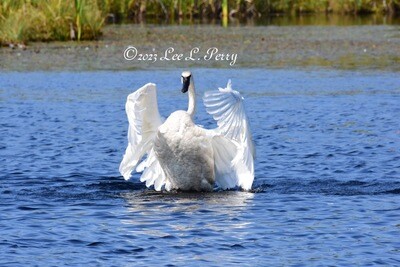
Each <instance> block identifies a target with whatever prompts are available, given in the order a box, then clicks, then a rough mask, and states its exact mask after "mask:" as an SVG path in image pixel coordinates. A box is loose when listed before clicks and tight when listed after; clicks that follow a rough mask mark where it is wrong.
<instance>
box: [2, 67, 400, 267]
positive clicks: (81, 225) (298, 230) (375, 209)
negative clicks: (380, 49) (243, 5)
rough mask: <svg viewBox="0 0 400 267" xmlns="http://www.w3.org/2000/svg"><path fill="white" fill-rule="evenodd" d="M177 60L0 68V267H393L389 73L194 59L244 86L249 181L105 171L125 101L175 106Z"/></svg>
mask: <svg viewBox="0 0 400 267" xmlns="http://www.w3.org/2000/svg"><path fill="white" fill-rule="evenodd" d="M180 71H181V70H175V71H161V70H160V71H133V72H81V73H74V72H31V73H30V72H24V73H20V72H8V73H1V74H0V118H1V121H0V124H1V126H0V137H1V138H0V164H1V173H0V180H1V183H0V231H1V235H0V265H1V266H23V265H30V266H35V265H37V266H63V265H67V266H76V265H84V264H88V265H89V266H96V265H103V266H126V265H128V266H148V265H156V264H157V265H162V266H190V265H196V266H217V265H221V264H224V265H229V266H231V265H238V266H322V265H323V266H338V265H340V266H369V265H370V266H375V265H385V266H396V265H400V241H399V240H400V234H399V231H400V197H399V194H400V128H399V127H400V126H399V125H400V124H399V116H400V105H399V103H400V80H399V78H398V73H396V72H368V71H363V72H352V71H317V70H308V71H297V70H265V69H264V70H262V69H251V70H246V69H244V70H235V71H231V70H215V69H198V70H194V75H195V82H196V84H197V89H198V93H199V95H201V94H202V92H204V91H205V90H211V89H215V88H217V87H218V86H223V85H225V82H226V81H227V79H228V78H232V79H233V86H234V88H237V89H238V90H240V91H241V92H242V93H243V95H244V96H245V98H246V105H247V110H248V113H249V114H248V115H249V118H250V121H251V124H252V130H253V134H254V139H255V143H256V147H257V160H256V162H255V173H256V179H255V184H254V191H253V192H241V191H227V192H213V193H207V194H194V193H165V192H163V193H157V192H154V191H153V190H148V189H146V188H145V186H144V185H143V184H141V183H139V182H138V177H139V176H138V175H135V176H134V178H133V181H132V182H125V181H124V180H123V178H122V177H121V176H120V175H119V173H118V165H119V162H120V160H121V158H122V155H123V153H124V149H125V146H126V131H127V121H126V116H125V112H124V103H125V99H126V96H127V95H128V94H129V93H130V92H131V91H132V90H134V89H136V88H138V87H140V86H141V85H143V84H144V83H146V82H149V81H152V82H156V83H157V84H158V86H159V106H160V112H161V113H162V114H163V115H165V116H167V115H168V114H169V113H170V112H172V111H173V110H175V109H185V108H186V101H187V99H186V97H187V96H186V95H182V94H181V93H180V78H179V77H180ZM196 121H197V123H198V124H202V125H204V126H205V127H213V126H214V125H215V124H214V122H213V121H212V119H211V118H210V117H209V116H208V115H206V114H205V112H204V108H203V107H202V106H200V107H199V108H198V115H197V118H196Z"/></svg>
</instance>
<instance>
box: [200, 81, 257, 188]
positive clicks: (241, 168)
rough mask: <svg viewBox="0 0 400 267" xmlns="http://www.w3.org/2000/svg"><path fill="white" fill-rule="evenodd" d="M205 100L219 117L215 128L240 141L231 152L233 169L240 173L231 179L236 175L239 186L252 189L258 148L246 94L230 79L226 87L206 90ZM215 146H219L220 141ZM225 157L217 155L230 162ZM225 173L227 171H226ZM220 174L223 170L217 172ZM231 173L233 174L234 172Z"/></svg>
mask: <svg viewBox="0 0 400 267" xmlns="http://www.w3.org/2000/svg"><path fill="white" fill-rule="evenodd" d="M203 101H204V105H205V107H206V110H207V112H208V113H209V114H210V115H212V116H213V118H214V119H215V120H216V121H217V124H218V128H217V129H216V132H217V133H219V134H222V135H223V136H225V137H226V138H228V139H229V140H230V141H233V143H235V144H236V145H237V148H236V153H235V154H232V155H233V158H232V159H231V160H232V164H233V166H236V167H235V168H234V170H235V173H236V176H237V177H236V178H231V180H232V179H233V180H232V181H234V179H237V180H236V181H235V183H236V185H237V186H240V187H242V188H243V189H250V188H251V185H252V183H253V180H254V164H253V160H254V157H255V148H254V144H253V140H252V136H251V132H250V125H249V121H248V119H247V116H246V111H245V108H244V103H243V97H242V96H241V95H240V93H239V92H237V91H235V90H233V89H232V87H231V82H230V81H229V82H228V85H227V87H226V88H219V90H218V91H211V92H206V93H205V95H204V97H203ZM221 142H224V141H221ZM215 146H216V147H217V148H218V144H216V145H215ZM222 149H223V148H221V151H222ZM225 152H227V151H225ZM217 153H218V152H217ZM226 157H227V156H225V158H222V159H221V157H220V158H219V159H218V161H219V163H220V164H222V163H221V162H222V161H226V162H227V161H228V158H226ZM225 165H226V164H225ZM225 165H224V166H225ZM216 167H218V166H216ZM225 167H226V166H225ZM225 167H224V168H225ZM223 173H227V172H225V171H224V172H223ZM217 175H220V174H219V173H217ZM228 175H230V176H231V177H232V175H231V174H228ZM217 179H218V177H217ZM224 179H225V178H224ZM225 184H226V183H225ZM226 185H227V184H226Z"/></svg>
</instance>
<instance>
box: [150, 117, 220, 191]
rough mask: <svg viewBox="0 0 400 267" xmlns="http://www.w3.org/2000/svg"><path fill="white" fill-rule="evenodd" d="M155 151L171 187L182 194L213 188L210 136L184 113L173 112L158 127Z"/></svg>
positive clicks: (212, 159)
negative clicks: (182, 191)
mask: <svg viewBox="0 0 400 267" xmlns="http://www.w3.org/2000/svg"><path fill="white" fill-rule="evenodd" d="M154 148H155V149H154V150H155V153H156V155H157V158H158V159H159V161H160V164H161V166H162V167H163V170H164V172H165V174H166V176H167V177H169V180H170V182H171V184H172V188H179V189H181V190H185V191H192V190H195V191H211V190H212V189H213V188H214V183H215V177H214V157H213V148H212V143H211V137H209V136H208V135H207V133H206V130H204V129H203V128H201V127H199V126H197V125H195V124H194V123H193V121H192V119H191V117H190V116H189V115H188V114H187V112H185V111H183V110H179V111H175V112H174V113H172V114H171V115H170V116H169V117H168V119H167V120H166V121H165V122H164V123H163V124H162V125H161V126H160V127H159V130H158V132H157V136H156V138H155V140H154Z"/></svg>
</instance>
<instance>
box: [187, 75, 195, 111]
mask: <svg viewBox="0 0 400 267" xmlns="http://www.w3.org/2000/svg"><path fill="white" fill-rule="evenodd" d="M188 95H189V106H188V110H187V113H188V114H189V115H190V117H192V118H193V115H194V113H195V112H196V92H195V90H194V82H193V77H192V78H191V81H190V85H189V90H188Z"/></svg>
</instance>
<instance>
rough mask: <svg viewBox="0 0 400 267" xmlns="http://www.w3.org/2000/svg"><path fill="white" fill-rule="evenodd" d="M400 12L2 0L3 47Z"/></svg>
mask: <svg viewBox="0 0 400 267" xmlns="http://www.w3.org/2000/svg"><path fill="white" fill-rule="evenodd" d="M321 12H323V13H339V14H365V13H385V14H390V15H393V16H396V15H398V14H399V13H400V0H1V1H0V44H3V45H8V44H15V43H18V44H23V43H26V42H28V41H53V40H61V41H63V40H77V41H80V40H93V39H97V38H98V37H99V36H100V35H101V29H102V27H103V26H104V24H105V23H107V22H109V23H115V22H121V21H125V22H129V21H141V20H143V19H144V18H145V17H158V18H165V19H170V20H174V19H176V18H182V17H185V18H222V19H223V22H224V24H225V25H226V24H227V21H228V18H229V17H238V18H246V17H260V16H261V17H262V16H269V15H272V14H290V15H296V14H303V13H321Z"/></svg>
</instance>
